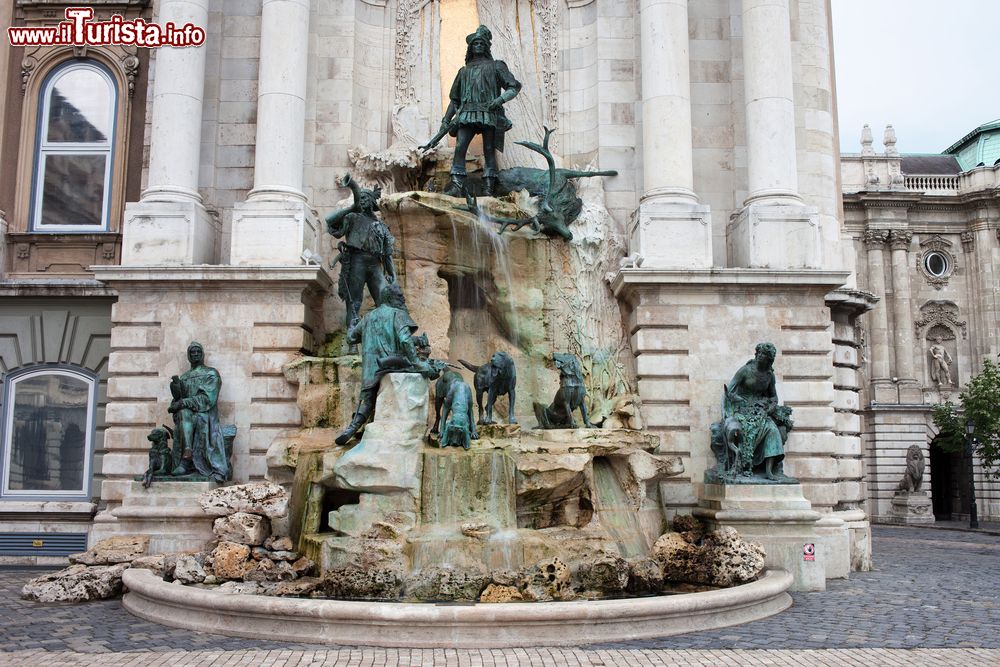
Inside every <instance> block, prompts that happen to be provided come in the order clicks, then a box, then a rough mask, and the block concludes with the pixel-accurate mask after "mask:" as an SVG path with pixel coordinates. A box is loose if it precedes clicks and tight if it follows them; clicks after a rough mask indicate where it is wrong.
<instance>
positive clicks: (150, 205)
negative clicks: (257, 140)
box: [122, 0, 218, 265]
mask: <svg viewBox="0 0 1000 667" xmlns="http://www.w3.org/2000/svg"><path fill="white" fill-rule="evenodd" d="M208 1H209V0H162V1H161V2H160V11H159V14H158V16H157V18H156V20H157V22H158V23H160V24H166V23H168V22H172V23H173V24H174V25H178V26H183V25H185V24H187V23H192V24H194V25H196V26H200V27H202V28H204V27H205V26H206V25H207V24H208ZM205 48H206V47H205V45H202V46H197V47H186V48H172V47H164V48H161V49H156V55H155V64H154V68H153V77H154V79H153V95H152V98H151V99H150V105H151V107H152V130H151V132H150V139H149V142H150V148H149V176H148V179H147V183H148V184H147V187H146V189H145V190H144V191H143V193H142V196H141V198H140V200H139V202H137V203H127V204H126V206H125V223H124V226H123V247H122V264H126V265H127V264H132V265H136V264H207V263H211V262H213V261H215V259H216V256H215V255H216V245H217V242H218V224H217V222H216V221H215V220H214V219H213V218H212V217H211V216H210V215H209V214H208V213H207V211H206V210H205V207H204V206H203V205H202V200H201V195H200V194H199V193H198V174H199V170H200V166H201V160H200V157H201V130H202V128H201V118H202V104H203V100H204V89H205V57H206V51H205Z"/></svg>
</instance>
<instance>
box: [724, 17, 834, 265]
mask: <svg viewBox="0 0 1000 667" xmlns="http://www.w3.org/2000/svg"><path fill="white" fill-rule="evenodd" d="M789 22H790V16H789V11H788V0H743V72H744V88H745V96H746V137H747V138H746V141H747V191H748V193H749V194H748V195H747V198H746V201H745V202H744V204H743V210H742V211H741V212H740V213H739V214H738V215H737V217H736V218H735V219H734V221H733V222H732V223H730V226H729V229H728V239H727V242H728V246H729V248H728V249H729V260H730V262H732V263H733V264H735V265H737V266H747V267H754V268H762V267H768V268H774V269H792V268H819V267H820V266H821V264H822V257H823V254H822V245H821V234H820V229H819V211H818V210H817V209H816V208H814V207H807V206H803V205H802V199H801V197H799V194H798V167H797V163H796V154H795V102H794V98H793V88H792V78H793V63H792V40H791V32H790V26H789Z"/></svg>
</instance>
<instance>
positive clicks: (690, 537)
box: [673, 514, 705, 542]
mask: <svg viewBox="0 0 1000 667" xmlns="http://www.w3.org/2000/svg"><path fill="white" fill-rule="evenodd" d="M673 527H674V531H675V532H678V533H681V537H683V538H684V539H685V540H687V541H688V542H698V541H699V540H700V539H701V538H702V536H703V535H704V534H705V526H704V524H702V522H701V521H699V520H698V519H696V518H695V517H693V516H691V515H690V514H678V515H677V516H675V517H674V520H673Z"/></svg>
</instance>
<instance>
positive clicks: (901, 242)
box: [889, 229, 913, 250]
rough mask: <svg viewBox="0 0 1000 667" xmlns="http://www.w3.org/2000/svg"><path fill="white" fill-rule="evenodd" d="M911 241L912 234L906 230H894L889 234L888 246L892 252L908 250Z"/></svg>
mask: <svg viewBox="0 0 1000 667" xmlns="http://www.w3.org/2000/svg"><path fill="white" fill-rule="evenodd" d="M912 240H913V232H910V231H907V230H903V229H894V230H892V232H891V233H890V234H889V245H890V246H891V247H892V249H893V250H909V249H910V241H912Z"/></svg>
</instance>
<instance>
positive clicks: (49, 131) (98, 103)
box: [31, 60, 118, 232]
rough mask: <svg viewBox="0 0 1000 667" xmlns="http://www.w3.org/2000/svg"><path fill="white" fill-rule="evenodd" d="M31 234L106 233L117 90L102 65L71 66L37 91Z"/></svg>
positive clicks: (81, 63)
mask: <svg viewBox="0 0 1000 667" xmlns="http://www.w3.org/2000/svg"><path fill="white" fill-rule="evenodd" d="M40 95H41V98H40V99H39V105H38V107H39V108H38V128H37V132H36V146H37V150H36V152H35V172H34V177H33V184H32V198H31V202H32V204H31V229H32V231H37V232H48V231H51V232H74V231H75V232H95V231H103V230H106V229H107V228H108V212H109V208H110V204H111V166H112V163H113V161H114V160H113V158H114V144H115V136H114V135H115V121H116V118H115V113H116V112H115V109H116V106H117V98H118V89H117V86H116V84H115V80H114V78H113V77H112V76H111V74H110V73H109V72H108V71H107V69H105V67H104V66H103V65H100V64H98V63H97V62H95V61H92V60H79V61H77V60H74V61H70V62H68V63H66V64H64V65H61V66H59V67H57V68H56V69H54V70H53V71H52V72H50V73H49V75H48V77H46V80H45V82H44V84H43V85H42V87H41V92H40Z"/></svg>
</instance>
